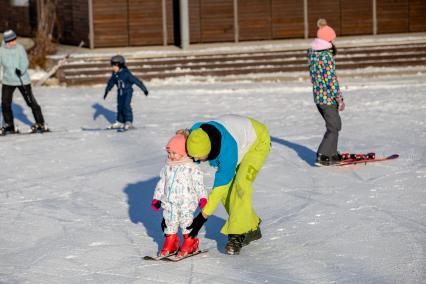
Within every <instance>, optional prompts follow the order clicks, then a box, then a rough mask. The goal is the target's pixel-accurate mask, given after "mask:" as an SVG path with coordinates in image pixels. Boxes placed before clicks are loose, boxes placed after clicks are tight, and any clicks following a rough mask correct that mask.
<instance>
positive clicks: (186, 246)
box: [178, 234, 200, 257]
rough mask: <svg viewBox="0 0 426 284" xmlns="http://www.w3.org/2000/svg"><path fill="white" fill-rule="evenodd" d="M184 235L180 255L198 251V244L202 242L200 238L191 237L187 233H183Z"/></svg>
mask: <svg viewBox="0 0 426 284" xmlns="http://www.w3.org/2000/svg"><path fill="white" fill-rule="evenodd" d="M183 237H184V240H183V244H182V247H181V248H180V249H179V252H178V257H183V256H186V255H188V254H191V253H194V252H196V251H198V244H199V242H200V240H199V239H197V238H195V239H193V238H191V237H189V236H188V235H187V234H185V235H183Z"/></svg>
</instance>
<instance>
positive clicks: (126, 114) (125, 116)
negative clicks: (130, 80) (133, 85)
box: [117, 92, 133, 123]
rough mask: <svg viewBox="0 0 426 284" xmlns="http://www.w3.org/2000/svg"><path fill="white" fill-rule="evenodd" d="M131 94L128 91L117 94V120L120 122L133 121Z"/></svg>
mask: <svg viewBox="0 0 426 284" xmlns="http://www.w3.org/2000/svg"><path fill="white" fill-rule="evenodd" d="M132 96H133V94H132V93H130V92H123V93H122V94H119V95H118V96H117V121H118V122H121V123H125V122H133V111H132V106H131V102H132Z"/></svg>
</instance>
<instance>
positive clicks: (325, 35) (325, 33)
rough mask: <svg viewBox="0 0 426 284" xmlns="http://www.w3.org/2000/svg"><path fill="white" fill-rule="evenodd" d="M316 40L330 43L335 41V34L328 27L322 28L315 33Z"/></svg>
mask: <svg viewBox="0 0 426 284" xmlns="http://www.w3.org/2000/svg"><path fill="white" fill-rule="evenodd" d="M317 38H320V39H323V40H326V41H329V42H332V41H333V40H335V39H336V32H335V31H334V30H333V29H332V28H331V27H330V26H324V27H322V28H320V29H319V30H318V31H317Z"/></svg>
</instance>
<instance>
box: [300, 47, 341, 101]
mask: <svg viewBox="0 0 426 284" xmlns="http://www.w3.org/2000/svg"><path fill="white" fill-rule="evenodd" d="M308 65H309V73H310V75H311V82H312V87H313V90H312V91H313V95H314V101H315V103H316V104H318V105H336V104H337V102H336V98H337V97H340V96H342V94H341V92H340V88H339V82H338V81H337V76H336V69H335V65H334V59H333V51H332V50H331V49H326V50H318V51H316V50H312V49H309V50H308Z"/></svg>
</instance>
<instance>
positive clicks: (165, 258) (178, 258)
mask: <svg viewBox="0 0 426 284" xmlns="http://www.w3.org/2000/svg"><path fill="white" fill-rule="evenodd" d="M208 251H209V250H208V249H202V250H198V251H196V252H194V253H191V254H187V255H185V256H178V255H177V253H173V254H169V255H167V256H149V255H147V256H145V257H144V258H143V259H144V260H154V261H158V260H163V261H171V262H177V261H181V260H183V259H185V258H188V257H193V256H196V255H199V254H203V253H206V252H208Z"/></svg>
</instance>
